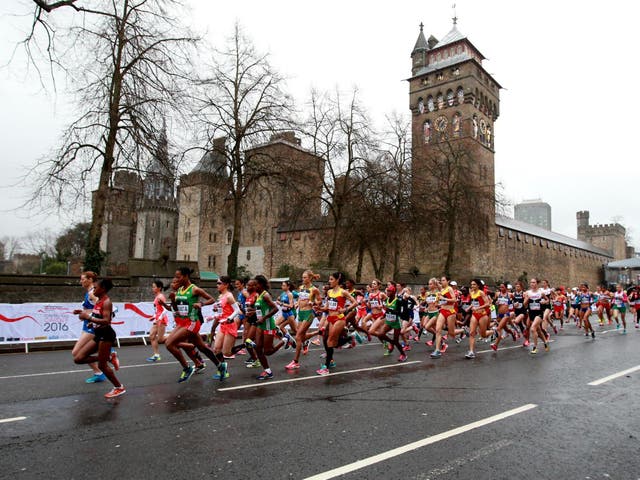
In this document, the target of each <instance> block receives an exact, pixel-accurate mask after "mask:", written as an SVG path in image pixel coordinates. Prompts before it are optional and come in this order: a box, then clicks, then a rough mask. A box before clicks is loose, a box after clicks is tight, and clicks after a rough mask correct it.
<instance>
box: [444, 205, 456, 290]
mask: <svg viewBox="0 0 640 480" xmlns="http://www.w3.org/2000/svg"><path fill="white" fill-rule="evenodd" d="M455 249H456V222H455V215H453V216H452V217H451V219H450V221H448V222H447V261H446V262H445V264H444V275H445V276H446V277H447V278H450V276H451V266H452V265H453V256H454V254H455Z"/></svg>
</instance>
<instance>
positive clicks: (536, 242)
mask: <svg viewBox="0 0 640 480" xmlns="http://www.w3.org/2000/svg"><path fill="white" fill-rule="evenodd" d="M531 243H533V244H534V245H537V244H538V239H537V238H536V237H532V238H531Z"/></svg>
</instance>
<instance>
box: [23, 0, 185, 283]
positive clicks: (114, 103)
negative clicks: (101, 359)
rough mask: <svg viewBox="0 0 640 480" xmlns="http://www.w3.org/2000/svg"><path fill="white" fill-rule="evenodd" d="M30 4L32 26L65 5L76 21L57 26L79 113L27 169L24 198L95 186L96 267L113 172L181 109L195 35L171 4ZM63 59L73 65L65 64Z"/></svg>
mask: <svg viewBox="0 0 640 480" xmlns="http://www.w3.org/2000/svg"><path fill="white" fill-rule="evenodd" d="M34 3H35V4H36V12H35V19H36V20H35V22H36V23H35V24H36V25H38V24H39V25H44V26H45V30H47V28H48V23H46V20H44V17H43V15H44V12H53V11H55V10H59V9H61V8H62V7H70V8H73V9H75V10H76V11H79V12H80V13H81V16H82V19H81V21H75V22H73V23H72V24H71V25H70V26H68V28H67V29H66V30H65V31H64V35H65V36H66V39H67V40H68V45H67V48H68V50H67V51H66V53H65V58H66V57H70V58H71V60H70V62H69V64H66V65H65V67H68V68H69V71H70V72H73V75H72V77H71V83H72V84H73V85H74V88H75V89H76V91H75V93H76V95H77V109H78V112H79V116H78V118H77V119H76V120H75V121H74V122H72V123H71V125H70V126H69V127H68V128H67V130H66V131H65V132H64V134H63V139H62V145H61V147H60V149H59V150H58V151H57V152H56V153H55V154H53V155H51V156H50V157H47V158H44V159H42V160H41V161H40V162H38V164H37V165H36V166H35V168H34V171H35V173H36V175H35V178H36V181H35V183H34V195H33V198H32V202H33V203H34V204H36V203H39V206H46V207H50V206H57V207H60V206H61V205H69V204H74V203H75V202H84V201H85V200H87V199H88V195H87V193H88V192H91V191H92V190H94V185H95V184H96V183H97V188H95V190H94V191H93V198H92V218H91V220H92V221H91V229H90V233H89V239H88V244H87V249H86V258H85V267H86V268H90V269H92V270H96V271H100V267H101V264H102V262H103V259H104V253H103V252H101V251H100V238H101V233H102V226H103V224H104V221H105V202H106V197H107V193H108V190H109V186H110V182H111V180H112V176H113V173H114V172H115V171H116V170H118V169H130V170H135V171H139V170H140V166H141V165H142V164H143V161H144V159H145V157H146V156H148V155H151V154H152V153H153V152H154V151H156V150H157V148H158V142H159V141H160V139H161V138H162V135H161V133H162V126H163V120H164V118H165V117H166V116H167V115H180V112H182V109H183V108H184V106H185V95H184V91H185V88H186V84H187V83H188V82H187V78H188V76H189V75H188V71H189V66H190V61H189V59H190V54H191V53H192V51H191V47H192V46H193V45H194V44H195V42H196V39H195V38H194V37H193V36H191V35H189V34H187V33H182V31H183V29H182V28H181V27H180V25H178V23H177V22H176V21H175V18H173V17H172V15H171V12H172V11H173V12H174V14H176V12H175V11H174V10H172V9H175V8H177V7H178V6H179V4H178V3H177V2H174V1H161V0H123V1H118V2H115V1H113V2H89V1H86V2H74V1H66V2H64V1H61V2H45V1H34ZM80 4H82V6H81V5H80ZM88 5H97V6H96V7H95V8H93V7H91V6H88ZM47 14H49V15H50V14H51V13H47ZM176 15H177V14H176ZM47 32H50V30H47ZM51 45H52V44H49V46H50V47H51ZM73 53H75V56H73V55H72V54H73ZM80 59H83V61H80ZM71 62H77V63H75V64H74V65H73V68H71V67H72V65H71ZM31 175H33V173H31ZM96 177H98V178H96ZM52 199H53V200H54V201H53V202H51V200H52Z"/></svg>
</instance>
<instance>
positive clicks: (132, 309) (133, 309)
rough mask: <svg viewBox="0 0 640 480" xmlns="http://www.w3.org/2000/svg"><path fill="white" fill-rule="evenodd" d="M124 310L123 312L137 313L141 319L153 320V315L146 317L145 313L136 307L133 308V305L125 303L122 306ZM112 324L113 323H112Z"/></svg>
mask: <svg viewBox="0 0 640 480" xmlns="http://www.w3.org/2000/svg"><path fill="white" fill-rule="evenodd" d="M124 309H125V310H131V311H133V312H135V313H137V314H138V315H140V316H141V317H143V318H147V319H149V318H153V315H148V314H146V313H144V312H143V311H142V310H140V309H139V308H138V307H137V306H135V305H134V304H133V303H125V304H124ZM112 323H113V322H112Z"/></svg>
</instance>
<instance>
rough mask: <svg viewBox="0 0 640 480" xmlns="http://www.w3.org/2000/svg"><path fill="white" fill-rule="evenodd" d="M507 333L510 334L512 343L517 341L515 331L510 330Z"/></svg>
mask: <svg viewBox="0 0 640 480" xmlns="http://www.w3.org/2000/svg"><path fill="white" fill-rule="evenodd" d="M509 333H510V334H511V338H512V339H513V341H514V342H517V341H518V334H517V333H516V331H515V330H514V329H513V328H511V329H509Z"/></svg>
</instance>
